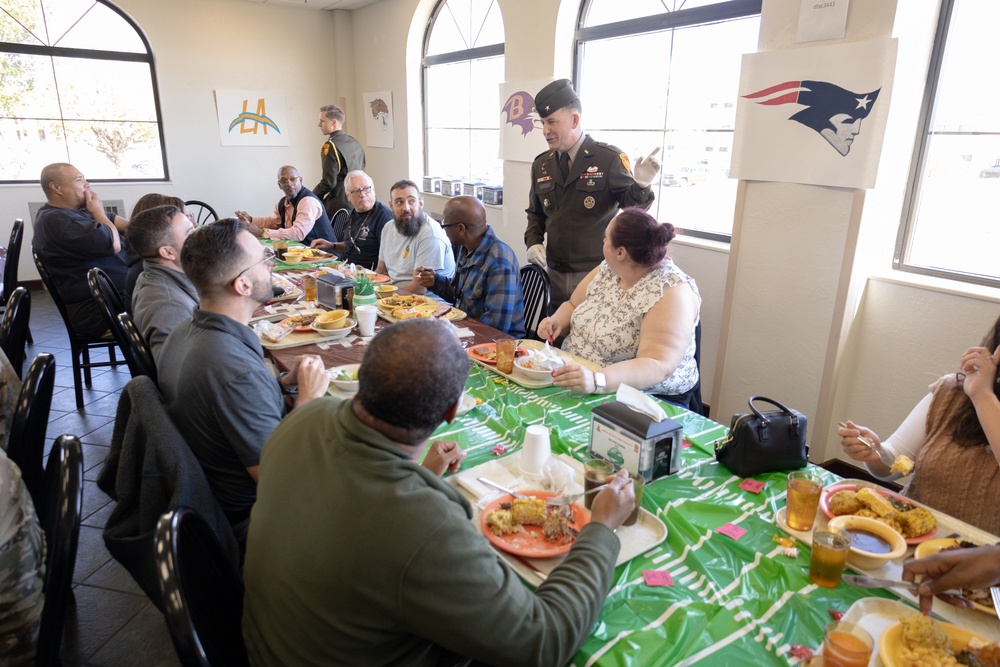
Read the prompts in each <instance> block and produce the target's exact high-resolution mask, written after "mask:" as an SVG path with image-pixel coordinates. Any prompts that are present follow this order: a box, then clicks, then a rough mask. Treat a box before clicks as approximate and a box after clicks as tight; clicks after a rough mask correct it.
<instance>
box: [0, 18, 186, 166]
mask: <svg viewBox="0 0 1000 667" xmlns="http://www.w3.org/2000/svg"><path fill="white" fill-rule="evenodd" d="M94 2H96V3H97V4H100V5H104V6H105V7H107V8H108V9H110V10H111V11H113V12H114V13H115V14H117V15H118V16H120V17H121V18H122V19H123V20H124V21H125V22H126V23H127V24H128V25H129V27H131V28H132V29H133V30H134V31H135V34H136V35H137V36H138V37H139V40H140V41H141V42H142V45H143V47H144V48H145V50H146V52H145V53H132V52H129V51H108V50H102V49H81V48H75V47H74V48H67V47H62V46H48V45H37V44H16V43H13V42H0V53H18V54H21V53H23V54H25V55H31V56H44V57H49V58H57V57H58V58H77V59H82V60H110V61H119V62H132V63H146V64H148V65H149V78H150V85H151V87H152V90H153V107H154V109H155V111H156V126H157V131H158V133H159V137H160V155H161V157H162V159H163V176H162V177H144V178H89V177H88V178H87V181H89V182H91V183H145V182H165V181H169V180H170V167H169V164H168V163H167V141H166V136H165V134H164V130H163V114H162V112H161V109H160V86H159V82H158V80H157V78H156V59H155V57H154V56H153V49H152V47H151V46H150V44H149V40H148V39H147V38H146V33H145V32H143V30H142V28H141V27H140V26H139V24H138V23H136V22H135V21H134V20H133V19H132V17H130V16H129V15H128V14H127V13H126V12H125V11H124V10H123V9H121V8H120V7H118V6H117V5H114V4H112V3H111V2H110V1H109V0H94ZM26 120H50V119H37V118H31V119H26ZM52 120H53V121H54V119H52ZM88 120H91V121H93V120H97V119H93V118H91V119H88ZM58 122H59V123H60V124H61V125H62V126H63V131H64V134H65V122H66V119H65V118H63V117H62V114H61V113H60V114H59V118H58ZM37 182H38V179H37V178H34V179H16V180H0V185H21V184H25V183H37Z"/></svg>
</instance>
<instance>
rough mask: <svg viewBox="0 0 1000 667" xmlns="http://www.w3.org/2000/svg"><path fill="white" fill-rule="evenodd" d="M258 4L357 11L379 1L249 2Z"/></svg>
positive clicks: (281, 0) (284, 0) (248, 0)
mask: <svg viewBox="0 0 1000 667" xmlns="http://www.w3.org/2000/svg"><path fill="white" fill-rule="evenodd" d="M247 2H256V3H257V4H260V5H263V4H270V5H287V6H289V7H298V8H299V9H317V10H324V9H357V8H359V7H365V6H367V5H371V4H374V3H376V2H378V0H247Z"/></svg>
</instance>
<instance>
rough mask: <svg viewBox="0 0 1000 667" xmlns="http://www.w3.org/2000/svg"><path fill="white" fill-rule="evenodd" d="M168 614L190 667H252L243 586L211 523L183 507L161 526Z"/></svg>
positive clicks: (160, 564) (159, 551)
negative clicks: (245, 630)
mask: <svg viewBox="0 0 1000 667" xmlns="http://www.w3.org/2000/svg"><path fill="white" fill-rule="evenodd" d="M155 551H156V563H157V571H158V572H159V575H160V591H161V592H162V594H163V601H164V604H165V605H166V610H165V615H166V618H167V627H168V628H169V629H170V637H171V639H173V641H174V648H175V649H176V651H177V656H178V657H179V658H180V661H181V664H182V665H184V667H217V666H220V665H226V666H231V667H243V666H244V665H249V661H248V659H247V652H246V646H245V645H244V643H243V632H242V629H241V623H242V618H243V582H242V581H241V580H240V577H239V574H238V573H237V572H236V570H234V569H233V566H232V563H230V561H229V560H228V559H227V558H226V556H225V555H224V553H223V551H222V547H221V546H220V545H219V541H218V540H217V539H216V537H215V535H214V534H213V533H212V529H211V528H210V527H209V525H208V523H206V522H205V520H204V519H203V518H202V517H201V516H200V515H199V514H198V513H197V512H195V511H194V510H191V509H188V508H186V507H181V508H178V509H176V510H173V511H171V512H168V513H166V514H164V515H163V516H162V517H161V518H160V522H159V524H157V526H156V548H155Z"/></svg>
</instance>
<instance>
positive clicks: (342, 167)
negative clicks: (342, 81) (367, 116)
mask: <svg viewBox="0 0 1000 667" xmlns="http://www.w3.org/2000/svg"><path fill="white" fill-rule="evenodd" d="M343 127H344V110H343V109H341V108H340V107H338V106H337V105H336V104H328V105H327V106H325V107H320V110H319V129H320V131H322V132H323V134H328V135H330V137H329V138H328V139H327V140H326V143H324V144H323V148H322V149H321V151H320V157H321V159H322V160H323V178H322V179H321V180H320V182H319V183H318V184H317V185H316V187H315V188H313V194H315V195H316V196H318V197H319V198H320V199H322V200H323V206H324V207H325V208H326V214H327V216H329V218H330V220H333V216H334V215H335V214H336V213H337V211H339V210H340V209H342V208H343V209H347V212H348V213H350V212H351V211H353V210H354V207H353V206H351V202H350V201H348V199H347V194H346V193H345V192H344V178H345V177H346V176H347V174H348V172H351V171H354V170H355V169H362V170H363V169H364V168H365V151H364V149H363V148H361V144H359V143H358V140H357V139H355V138H354V137H352V136H351V135H349V134H347V133H346V132H344V130H343Z"/></svg>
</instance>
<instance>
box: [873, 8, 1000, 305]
mask: <svg viewBox="0 0 1000 667" xmlns="http://www.w3.org/2000/svg"><path fill="white" fill-rule="evenodd" d="M958 1H959V0H942V2H941V8H940V11H939V12H938V19H937V25H936V26H935V34H934V44H933V46H932V47H931V55H930V60H929V63H928V66H927V80H926V82H925V83H924V94H923V99H922V100H921V103H920V114H919V116H918V117H917V131H916V136H915V137H914V142H913V155H912V158H911V159H910V168H909V173H908V174H907V177H906V192H905V194H904V196H903V205H902V211H901V214H900V221H899V228H898V230H897V232H896V245H895V248H894V249H893V253H892V268H893V269H894V270H896V271H902V272H905V273H916V274H919V275H924V276H932V277H935V278H943V279H945V280H953V281H957V282H963V283H970V284H973V285H985V286H987V287H1000V277H996V278H991V277H989V276H983V275H981V274H977V273H966V272H963V271H957V270H954V269H941V268H931V267H926V266H920V265H916V264H910V263H908V261H907V255H908V254H909V250H910V246H911V243H912V241H913V237H914V235H915V233H916V216H917V211H918V209H919V205H920V195H921V190H922V187H923V175H924V170H925V167H926V166H927V154H928V149H929V146H930V140H931V136H932V134H933V133H934V129H933V127H932V124H933V121H934V101H935V99H936V98H937V92H938V85H939V83H940V81H941V70H942V68H943V66H944V57H945V50H946V48H947V46H948V37H949V32H950V30H951V19H952V12H953V10H954V9H955V6H956V4H957V3H958Z"/></svg>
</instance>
